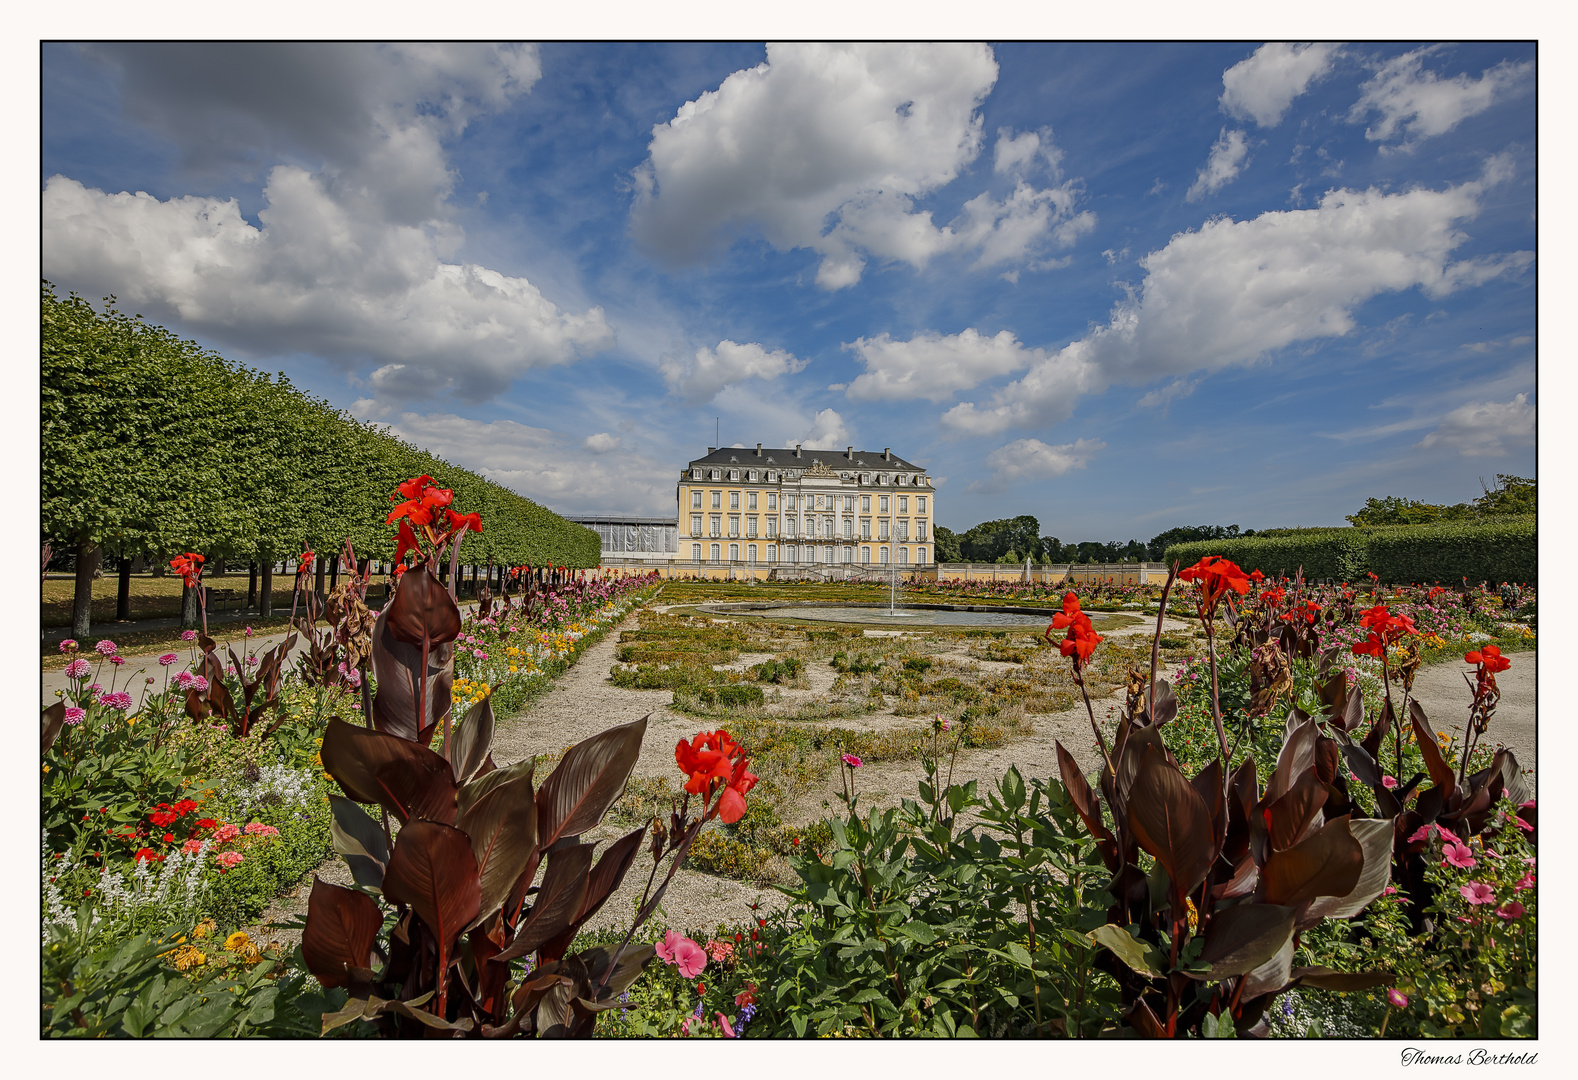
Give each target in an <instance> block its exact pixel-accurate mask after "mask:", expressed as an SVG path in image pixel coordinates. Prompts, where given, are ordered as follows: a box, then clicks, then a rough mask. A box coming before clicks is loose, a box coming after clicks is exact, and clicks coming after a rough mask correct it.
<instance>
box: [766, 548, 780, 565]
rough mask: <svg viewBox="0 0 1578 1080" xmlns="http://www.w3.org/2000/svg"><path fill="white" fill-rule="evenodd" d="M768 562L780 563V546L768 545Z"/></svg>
mask: <svg viewBox="0 0 1578 1080" xmlns="http://www.w3.org/2000/svg"><path fill="white" fill-rule="evenodd" d="M767 561H768V562H777V561H778V545H777V544H768V545H767Z"/></svg>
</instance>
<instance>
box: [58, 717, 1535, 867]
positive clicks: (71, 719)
mask: <svg viewBox="0 0 1578 1080" xmlns="http://www.w3.org/2000/svg"><path fill="white" fill-rule="evenodd" d="M87 715H88V710H86V709H79V708H77V707H76V706H75V705H67V706H66V723H68V724H71V725H73V726H75V725H77V724H80V723H82V719H83V717H85V716H87ZM1529 880H1530V881H1533V880H1534V879H1533V878H1530V879H1529Z"/></svg>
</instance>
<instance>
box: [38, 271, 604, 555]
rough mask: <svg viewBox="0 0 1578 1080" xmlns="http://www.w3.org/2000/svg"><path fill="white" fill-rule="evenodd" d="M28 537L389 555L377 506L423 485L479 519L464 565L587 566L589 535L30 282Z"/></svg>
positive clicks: (203, 354) (164, 333) (131, 546)
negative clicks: (32, 523)
mask: <svg viewBox="0 0 1578 1080" xmlns="http://www.w3.org/2000/svg"><path fill="white" fill-rule="evenodd" d="M42 296H43V301H42V308H43V311H42V315H43V336H42V349H41V356H40V364H41V380H40V382H41V397H42V403H41V404H42V421H41V425H42V427H41V439H40V450H41V461H40V465H41V470H40V471H41V474H42V475H41V480H42V484H41V487H42V490H41V507H40V509H41V515H40V516H41V524H42V532H43V537H42V538H43V539H44V540H49V541H52V542H54V543H55V544H56V545H57V546H62V547H65V548H67V549H78V550H82V548H81V545H83V544H89V545H92V544H102V545H104V546H105V547H107V548H108V549H109V550H111V551H114V552H116V553H118V554H121V555H127V556H131V555H138V554H141V555H145V556H149V557H151V558H168V557H169V556H170V555H172V554H174V553H177V552H180V551H196V552H200V553H202V554H204V555H208V556H210V557H213V556H224V557H227V558H240V559H247V560H254V559H256V560H259V561H273V560H278V559H287V558H290V557H292V556H294V555H296V554H298V553H299V552H300V551H302V550H303V549H304V548H309V547H310V548H313V549H314V550H316V551H317V552H318V553H319V554H322V555H327V554H329V553H331V552H336V551H338V550H339V549H340V545H341V544H342V543H344V541H345V540H346V539H349V540H350V541H351V543H352V544H353V545H354V546H355V548H356V553H357V554H358V555H359V556H371V557H373V558H378V559H385V560H387V559H390V558H393V556H394V540H393V537H394V532H395V529H394V526H392V525H389V524H387V522H386V521H385V519H386V518H387V517H388V514H389V508H390V501H389V495H390V494H391V493H392V492H393V491H394V489H395V485H396V484H398V483H399V482H400V481H402V480H405V479H408V478H409V477H413V476H419V475H421V474H422V473H428V474H430V475H431V476H432V477H433V479H434V480H436V481H437V482H438V483H439V485H440V486H442V487H448V488H452V489H454V492H455V499H454V507H455V508H456V509H457V510H459V511H461V512H463V513H471V512H477V513H480V514H481V516H482V523H483V531H482V533H481V534H480V535H469V536H468V537H467V539H466V541H465V545H464V547H463V548H462V551H461V557H462V559H463V560H464V561H465V562H467V563H468V564H469V563H483V562H487V561H488V560H489V559H490V558H491V559H493V560H494V561H495V562H498V563H503V564H506V565H528V566H545V565H548V564H553V565H558V566H568V567H573V568H585V567H593V566H596V565H597V564H598V561H599V558H600V555H601V544H600V542H599V540H598V536H597V534H596V533H595V532H593V531H592V530H591V529H588V528H585V527H584V526H581V525H576V524H573V523H571V522H568V521H566V520H564V519H563V518H562V517H560V516H559V515H557V514H555V513H553V512H552V511H550V510H547V509H545V508H544V507H542V506H539V505H538V504H536V503H534V502H532V501H531V500H530V499H526V498H522V497H521V496H519V495H517V494H515V493H514V492H513V491H509V490H508V489H506V488H504V487H502V486H500V485H499V484H496V483H494V482H493V481H491V480H488V479H486V478H485V477H482V476H479V475H478V474H476V473H474V472H471V471H470V470H468V469H463V468H460V467H459V466H457V465H452V464H450V463H449V462H447V461H444V460H443V459H442V458H439V457H437V456H435V455H433V454H431V453H429V452H428V451H426V450H423V449H421V448H419V447H416V446H413V445H411V444H410V443H407V442H403V441H402V440H400V439H397V438H395V437H394V436H393V435H391V434H389V432H387V431H386V430H383V429H381V428H379V427H378V426H377V425H373V424H364V423H361V422H360V421H358V420H357V419H356V418H355V417H352V416H351V415H349V414H348V413H345V412H342V411H340V410H338V409H335V408H334V407H333V406H331V405H330V404H329V403H328V402H326V401H323V400H321V399H318V398H314V397H311V396H309V395H307V394H304V393H302V392H301V391H300V390H298V389H296V387H294V386H292V385H291V383H290V381H289V380H288V379H286V378H285V376H284V375H283V374H281V375H279V376H277V377H274V376H269V375H267V374H264V373H262V372H257V371H253V370H251V369H249V368H245V367H242V366H241V365H239V364H235V363H233V362H231V361H228V360H226V359H225V358H224V357H222V356H220V355H218V354H217V353H214V352H212V351H210V350H207V349H204V348H203V347H202V346H200V345H198V344H197V343H196V342H193V341H183V340H181V339H179V338H177V337H176V336H175V335H174V334H172V333H170V332H169V331H168V330H166V329H165V328H163V327H160V326H154V325H151V324H149V323H145V322H143V321H142V320H141V318H138V317H132V316H127V315H124V314H122V313H121V312H119V311H116V310H115V308H114V306H113V304H111V305H109V306H107V308H106V309H105V310H104V311H102V312H101V311H97V310H95V309H94V308H93V306H92V305H91V304H89V303H88V302H87V301H85V300H83V299H82V298H81V297H79V296H76V295H75V294H73V295H71V296H70V297H67V298H66V299H64V300H62V299H60V298H58V297H56V295H55V293H54V289H53V288H52V287H51V286H50V284H49V283H48V282H47V281H46V282H44V283H43V292H42Z"/></svg>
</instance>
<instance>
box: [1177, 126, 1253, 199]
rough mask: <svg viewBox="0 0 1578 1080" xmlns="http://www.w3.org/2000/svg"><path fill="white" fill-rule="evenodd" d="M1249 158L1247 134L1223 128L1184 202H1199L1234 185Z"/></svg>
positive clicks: (1185, 195)
mask: <svg viewBox="0 0 1578 1080" xmlns="http://www.w3.org/2000/svg"><path fill="white" fill-rule="evenodd" d="M1248 156H1249V143H1248V141H1247V140H1246V138H1245V133H1244V132H1242V131H1240V130H1238V129H1236V128H1235V129H1233V130H1232V131H1229V130H1228V129H1227V128H1223V129H1222V133H1221V134H1220V135H1218V136H1217V140H1216V142H1215V143H1213V144H1212V146H1211V156H1210V157H1209V158H1207V159H1206V162H1205V168H1203V169H1201V170H1200V173H1199V175H1198V176H1196V177H1195V181H1194V183H1193V184H1191V185H1190V186H1189V190H1188V191H1186V192H1185V193H1184V201H1185V202H1198V201H1199V200H1200V199H1201V198H1202V197H1203V196H1206V195H1211V194H1214V193H1215V192H1217V191H1219V190H1221V189H1222V188H1223V187H1225V186H1227V185H1228V184H1230V183H1232V181H1233V179H1234V178H1235V177H1237V176H1238V174H1239V172H1240V171H1242V169H1243V167H1244V165H1245V164H1246V162H1245V158H1247V157H1248Z"/></svg>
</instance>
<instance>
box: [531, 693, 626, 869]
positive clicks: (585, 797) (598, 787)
mask: <svg viewBox="0 0 1578 1080" xmlns="http://www.w3.org/2000/svg"><path fill="white" fill-rule="evenodd" d="M648 715H650V714H648ZM646 730H647V717H646V716H643V717H642V718H641V719H640V720H635V721H632V722H631V723H628V724H621V725H619V726H618V727H612V728H609V729H608V730H607V731H604V732H600V733H599V734H597V735H593V736H592V737H591V738H590V739H585V740H583V741H581V742H579V743H576V744H575V745H574V746H572V747H571V748H570V750H569V752H568V753H566V754H565V755H564V757H563V759H561V760H560V762H559V766H558V768H556V769H554V770H553V772H552V773H550V774H549V775H548V779H547V780H545V781H543V785H542V789H541V790H540V791H538V792H537V836H538V839H537V842H538V844H539V845H540V846H541V847H543V848H549V847H552V846H553V844H554V843H555V842H556V841H557V840H558V839H559V838H560V837H561V836H579V835H580V834H581V833H584V832H586V831H587V830H588V829H590V828H592V826H594V825H596V824H597V823H598V822H599V821H601V820H602V819H603V814H604V813H606V812H607V810H608V808H609V807H610V806H611V805H613V802H614V800H615V799H617V798H619V794H620V792H622V791H623V790H624V789H625V781H626V780H628V779H629V778H630V770H631V769H633V768H634V767H635V764H636V758H637V757H638V756H639V755H640V753H641V738H642V736H643V735H645V734H646Z"/></svg>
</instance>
